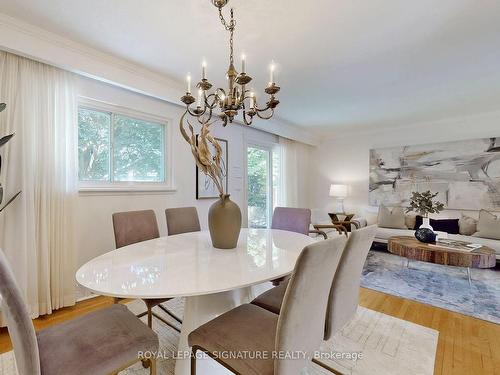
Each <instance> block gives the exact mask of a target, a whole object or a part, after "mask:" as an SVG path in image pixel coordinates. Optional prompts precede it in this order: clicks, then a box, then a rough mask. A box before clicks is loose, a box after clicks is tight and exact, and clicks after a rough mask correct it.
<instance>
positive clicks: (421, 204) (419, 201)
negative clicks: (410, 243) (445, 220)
mask: <svg viewBox="0 0 500 375" xmlns="http://www.w3.org/2000/svg"><path fill="white" fill-rule="evenodd" d="M411 194H412V195H411V199H410V206H409V207H408V208H407V209H406V213H408V212H412V211H414V212H418V213H419V214H420V215H421V216H422V218H423V219H422V225H420V228H429V229H430V230H432V227H431V225H430V222H429V214H434V213H436V214H437V213H439V212H441V211H443V209H444V204H443V203H441V202H439V201H434V198H436V197H437V195H438V194H439V193H432V192H431V191H430V190H427V191H424V192H423V193H420V192H418V191H414V192H413V193H411Z"/></svg>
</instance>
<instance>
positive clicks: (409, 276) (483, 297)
mask: <svg viewBox="0 0 500 375" xmlns="http://www.w3.org/2000/svg"><path fill="white" fill-rule="evenodd" d="M471 275H472V286H469V282H468V279H467V273H466V268H462V267H449V266H442V265H438V264H432V263H427V262H419V261H413V260H412V261H410V266H409V268H406V258H402V257H399V256H397V255H394V254H390V253H387V252H382V251H375V250H371V251H370V252H369V254H368V259H367V260H366V263H365V267H364V270H363V276H362V279H361V285H362V286H363V287H365V288H369V289H374V290H378V291H380V292H384V293H387V294H392V295H396V296H399V297H403V298H408V299H411V300H415V301H419V302H423V303H426V304H428V305H432V306H437V307H441V308H443V309H447V310H451V311H455V312H458V313H460V314H464V315H469V316H473V317H475V318H479V319H483V320H487V321H490V322H494V323H497V324H500V271H498V270H494V269H471Z"/></svg>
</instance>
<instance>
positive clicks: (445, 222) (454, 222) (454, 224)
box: [411, 215, 460, 234]
mask: <svg viewBox="0 0 500 375" xmlns="http://www.w3.org/2000/svg"><path fill="white" fill-rule="evenodd" d="M459 220H460V219H429V225H430V226H431V227H432V230H434V231H436V232H446V233H449V234H459V233H460V227H459ZM423 222H424V218H423V217H422V216H421V215H417V216H415V225H414V226H413V228H411V229H415V230H417V229H418V228H420V227H421V226H422V224H423Z"/></svg>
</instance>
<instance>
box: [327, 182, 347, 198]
mask: <svg viewBox="0 0 500 375" xmlns="http://www.w3.org/2000/svg"><path fill="white" fill-rule="evenodd" d="M347 190H348V186H347V185H339V184H331V185H330V197H337V198H345V197H347Z"/></svg>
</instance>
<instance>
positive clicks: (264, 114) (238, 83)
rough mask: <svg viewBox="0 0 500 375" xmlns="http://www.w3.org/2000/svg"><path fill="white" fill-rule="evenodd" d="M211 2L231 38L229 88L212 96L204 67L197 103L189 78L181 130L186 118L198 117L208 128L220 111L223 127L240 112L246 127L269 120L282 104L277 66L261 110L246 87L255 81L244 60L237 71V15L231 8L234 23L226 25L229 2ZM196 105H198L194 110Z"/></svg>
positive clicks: (271, 69) (228, 72) (226, 0)
mask: <svg viewBox="0 0 500 375" xmlns="http://www.w3.org/2000/svg"><path fill="white" fill-rule="evenodd" d="M211 1H212V4H213V5H215V6H216V7H217V9H218V10H219V18H220V21H221V23H222V25H223V26H224V28H225V29H226V31H229V34H230V37H229V68H228V70H227V74H226V76H227V81H228V86H227V88H226V90H224V89H223V88H217V89H215V90H214V91H213V92H210V89H211V88H212V84H211V83H210V82H209V80H208V79H207V75H206V64H205V63H203V64H202V77H201V81H200V82H198V83H197V85H196V88H197V89H198V97H197V99H196V98H195V97H194V96H193V95H192V94H191V77H190V76H188V77H187V92H186V95H184V96H183V97H182V98H181V101H182V102H183V103H184V104H185V105H186V113H185V114H184V116H182V119H181V126H182V121H183V119H184V117H185V116H186V115H187V114H189V115H191V116H193V117H195V118H196V119H197V120H198V122H200V123H201V124H206V123H208V122H210V120H211V119H212V116H213V112H214V110H217V108H218V109H219V110H220V113H218V114H217V115H216V116H217V117H216V120H218V119H220V120H222V124H223V126H226V125H227V124H228V122H229V123H232V122H233V120H234V118H235V117H236V116H238V114H239V112H240V111H242V113H243V116H242V118H243V122H244V123H245V124H246V125H250V124H251V123H252V121H253V118H254V116H255V115H257V117H259V118H261V119H264V120H268V119H270V118H271V117H272V116H273V115H274V109H275V108H276V107H277V106H278V104H279V100H278V99H277V98H276V96H275V95H276V94H277V93H278V92H279V91H280V87H279V86H277V85H276V83H275V82H274V63H272V64H271V66H270V75H269V84H268V86H267V87H266V88H265V90H264V91H265V92H266V94H268V95H269V99H268V100H267V102H266V103H265V106H263V107H260V106H259V104H258V102H257V97H256V95H255V93H254V92H253V91H251V90H248V89H247V85H248V84H249V83H250V82H251V81H252V77H250V76H249V75H248V74H247V73H246V69H245V68H246V67H245V56H242V59H241V72H240V73H238V72H237V71H236V69H235V68H234V57H233V34H234V30H235V28H236V21H235V20H234V11H233V9H232V8H231V12H230V14H231V19H230V21H229V22H227V21H226V19H225V18H224V15H223V14H222V8H223V7H224V6H225V5H226V4H227V3H228V2H229V0H211ZM195 102H196V104H195V105H194V106H192V105H193V103H195Z"/></svg>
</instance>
